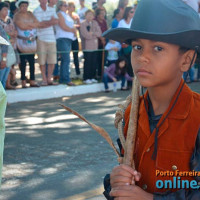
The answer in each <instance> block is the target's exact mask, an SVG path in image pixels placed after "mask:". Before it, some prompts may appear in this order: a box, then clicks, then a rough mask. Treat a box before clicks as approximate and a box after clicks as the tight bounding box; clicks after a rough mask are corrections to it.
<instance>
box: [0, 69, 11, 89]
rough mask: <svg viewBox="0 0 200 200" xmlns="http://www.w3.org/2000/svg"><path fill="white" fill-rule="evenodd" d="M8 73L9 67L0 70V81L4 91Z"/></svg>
mask: <svg viewBox="0 0 200 200" xmlns="http://www.w3.org/2000/svg"><path fill="white" fill-rule="evenodd" d="M9 73H10V67H5V68H4V69H0V81H1V83H2V85H3V87H4V89H5V88H6V81H7V79H8V75H9Z"/></svg>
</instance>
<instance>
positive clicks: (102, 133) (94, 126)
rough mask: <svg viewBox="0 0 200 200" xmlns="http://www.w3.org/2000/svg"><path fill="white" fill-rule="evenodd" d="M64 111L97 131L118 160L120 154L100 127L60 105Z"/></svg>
mask: <svg viewBox="0 0 200 200" xmlns="http://www.w3.org/2000/svg"><path fill="white" fill-rule="evenodd" d="M60 105H61V106H62V107H63V108H64V109H65V110H67V111H69V112H70V113H72V114H73V115H76V116H77V117H78V118H79V119H81V120H82V121H84V122H86V123H87V124H88V125H89V126H91V127H92V128H93V129H94V130H95V131H97V132H98V133H99V134H100V135H101V136H102V137H104V139H105V140H106V141H107V142H108V144H109V145H110V146H111V147H112V149H113V150H114V151H115V153H116V155H117V156H118V159H119V157H120V153H119V152H118V150H117V149H116V147H115V145H114V144H113V141H112V139H111V138H110V136H109V134H108V133H107V132H106V131H105V130H104V129H103V128H101V127H100V126H97V125H95V124H93V123H91V122H89V121H88V120H87V119H85V117H83V116H82V115H80V114H79V113H78V112H76V111H75V110H73V109H71V108H69V107H67V106H64V105H62V104H60Z"/></svg>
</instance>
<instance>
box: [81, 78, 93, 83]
mask: <svg viewBox="0 0 200 200" xmlns="http://www.w3.org/2000/svg"><path fill="white" fill-rule="evenodd" d="M83 82H84V83H85V84H91V83H92V80H90V79H87V80H85V81H83Z"/></svg>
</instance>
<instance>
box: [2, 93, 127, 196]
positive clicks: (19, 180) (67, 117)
mask: <svg viewBox="0 0 200 200" xmlns="http://www.w3.org/2000/svg"><path fill="white" fill-rule="evenodd" d="M127 95H128V92H117V93H110V94H105V93H98V94H88V95H81V96H76V97H69V98H68V97H66V98H62V99H61V98H60V99H53V100H46V101H35V102H28V103H18V104H11V105H9V106H8V109H7V112H6V127H7V130H6V138H5V150H4V168H3V180H2V188H1V194H0V199H3V200H36V199H37V200H42V199H45V200H47V199H48V200H51V199H52V200H54V199H62V198H67V197H70V196H72V195H75V194H80V193H82V192H86V191H88V190H93V189H97V188H98V187H100V186H101V185H102V181H103V177H104V175H105V174H106V173H109V172H110V170H111V169H112V167H113V166H114V165H116V164H117V161H116V158H117V157H116V156H115V154H114V152H113V150H112V149H111V148H110V147H109V145H108V144H107V142H106V141H105V140H104V139H103V138H102V137H101V136H99V135H98V134H97V133H96V132H94V131H93V130H92V129H91V128H90V127H89V126H88V125H87V124H85V123H83V122H82V121H80V120H79V119H77V117H75V116H73V115H72V114H70V113H68V112H67V111H65V110H64V109H63V108H62V107H61V106H60V105H59V104H60V103H62V104H64V105H67V106H70V107H71V108H73V109H75V110H77V111H78V112H79V113H80V114H82V115H84V116H85V117H86V118H87V119H88V120H90V121H91V122H93V123H95V124H97V125H99V126H102V127H104V128H105V129H106V130H107V131H108V132H109V133H110V135H111V137H112V138H113V140H114V141H115V140H116V139H117V130H116V129H115V128H114V125H113V121H114V113H115V111H116V109H117V105H118V104H119V103H121V102H122V101H123V100H124V99H125V97H126V96H127Z"/></svg>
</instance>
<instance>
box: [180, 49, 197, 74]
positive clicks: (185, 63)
mask: <svg viewBox="0 0 200 200" xmlns="http://www.w3.org/2000/svg"><path fill="white" fill-rule="evenodd" d="M194 53H195V51H194V50H188V51H186V52H185V53H184V54H183V60H182V63H181V71H182V72H186V71H188V69H189V67H190V65H191V62H192V58H193V56H194ZM196 57H197V55H195V58H194V61H193V63H192V65H194V63H195V60H196Z"/></svg>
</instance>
